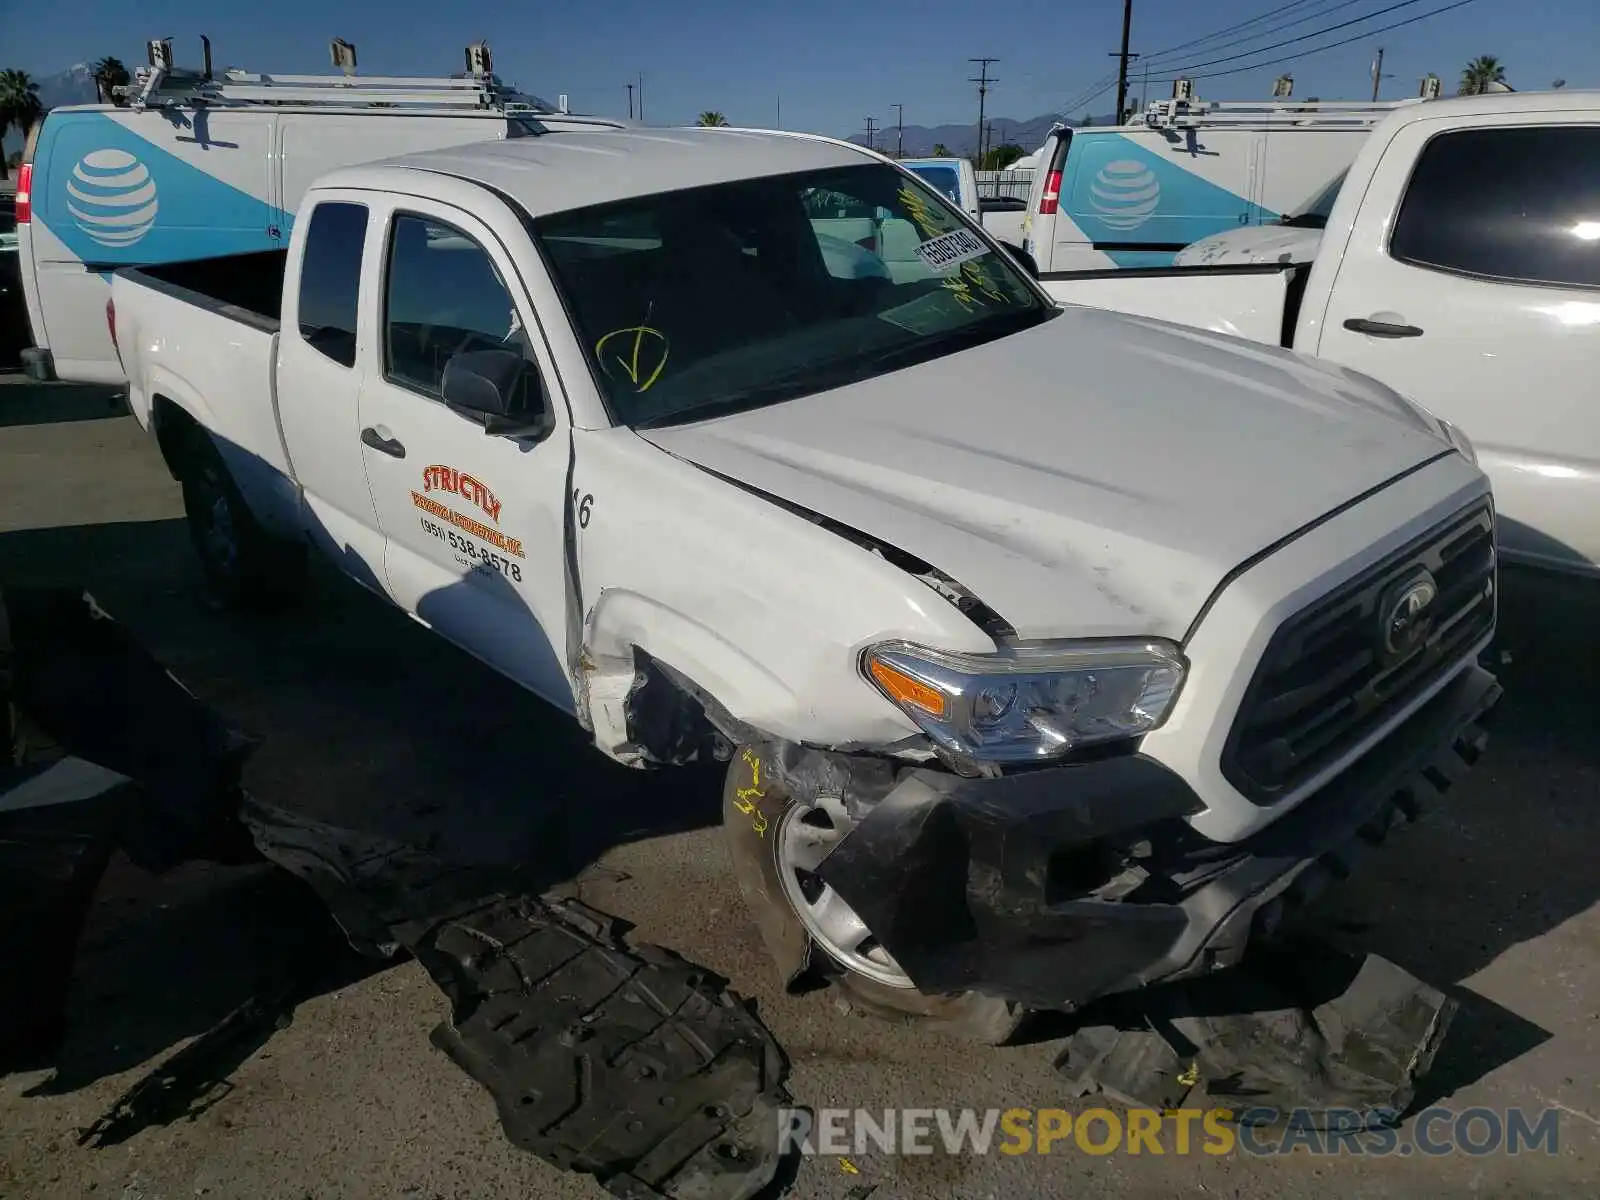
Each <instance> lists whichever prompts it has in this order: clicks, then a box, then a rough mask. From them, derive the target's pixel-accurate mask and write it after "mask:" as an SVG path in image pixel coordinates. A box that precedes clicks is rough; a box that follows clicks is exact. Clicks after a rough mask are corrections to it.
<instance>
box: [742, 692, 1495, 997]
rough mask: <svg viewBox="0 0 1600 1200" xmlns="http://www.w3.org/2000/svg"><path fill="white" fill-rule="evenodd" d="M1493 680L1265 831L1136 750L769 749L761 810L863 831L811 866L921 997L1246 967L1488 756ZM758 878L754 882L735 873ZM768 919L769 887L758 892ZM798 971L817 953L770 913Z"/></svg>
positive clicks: (764, 751)
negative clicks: (911, 763)
mask: <svg viewBox="0 0 1600 1200" xmlns="http://www.w3.org/2000/svg"><path fill="white" fill-rule="evenodd" d="M1499 696H1500V687H1499V685H1498V684H1497V683H1496V682H1495V680H1494V678H1493V676H1491V675H1490V674H1489V673H1488V672H1486V671H1483V670H1481V669H1480V668H1477V667H1475V666H1474V667H1470V668H1467V669H1465V670H1463V671H1462V672H1461V673H1460V674H1459V675H1458V676H1457V677H1456V678H1455V679H1454V680H1453V681H1452V682H1451V683H1450V684H1449V685H1447V686H1446V687H1445V688H1444V689H1443V690H1442V691H1440V692H1439V693H1438V694H1437V695H1436V696H1435V697H1434V698H1433V699H1432V700H1430V701H1429V702H1428V703H1427V704H1426V705H1424V706H1423V707H1422V708H1420V709H1419V710H1418V711H1416V712H1415V713H1414V714H1412V715H1411V716H1410V717H1409V718H1408V719H1407V720H1406V721H1405V722H1403V723H1402V724H1401V725H1400V726H1398V727H1397V728H1395V729H1394V730H1392V731H1391V732H1390V733H1389V735H1388V736H1387V737H1386V738H1384V740H1383V741H1382V742H1380V743H1379V744H1378V745H1377V746H1375V747H1374V748H1373V749H1372V750H1371V751H1370V752H1369V753H1368V754H1366V755H1365V756H1364V757H1363V758H1362V759H1361V760H1360V761H1358V762H1357V763H1356V764H1354V765H1353V766H1351V767H1350V768H1349V769H1347V770H1346V771H1345V772H1344V773H1343V774H1342V775H1340V776H1339V777H1337V778H1336V779H1335V780H1334V781H1332V782H1331V783H1329V784H1328V785H1326V786H1325V787H1324V788H1323V789H1322V790H1321V791H1319V792H1318V793H1316V794H1315V795H1313V796H1312V797H1310V798H1309V799H1307V800H1306V801H1304V802H1303V803H1302V804H1301V805H1299V806H1298V807H1297V808H1295V809H1294V810H1292V811H1291V812H1290V813H1288V814H1287V815H1285V816H1284V817H1282V818H1280V819H1279V820H1278V821H1277V822H1275V823H1274V824H1272V825H1270V826H1268V827H1267V828H1266V829H1264V830H1262V831H1261V832H1260V833H1258V834H1256V835H1254V836H1252V837H1250V838H1247V839H1245V840H1243V841H1240V842H1237V843H1221V842H1212V841H1210V840H1208V839H1206V838H1204V837H1202V836H1200V835H1199V834H1197V833H1196V832H1195V831H1194V829H1193V828H1191V826H1190V825H1189V823H1188V822H1187V821H1186V820H1185V819H1184V818H1186V817H1189V816H1192V815H1193V814H1195V813H1197V812H1198V811H1200V809H1201V807H1202V805H1201V802H1200V800H1199V799H1198V797H1197V796H1196V795H1195V793H1194V791H1193V790H1192V788H1191V787H1190V786H1189V784H1188V783H1187V782H1185V781H1184V780H1183V779H1182V778H1180V777H1179V776H1178V775H1176V774H1175V773H1174V772H1172V771H1171V770H1169V769H1168V768H1167V767H1166V766H1164V765H1163V764H1161V763H1160V762H1158V761H1156V760H1154V759H1152V758H1149V757H1147V756H1144V755H1141V754H1139V753H1122V754H1109V755H1106V756H1104V757H1100V758H1098V759H1097V760H1091V761H1083V762H1078V763H1072V764H1069V765H1062V766H1056V767H1050V768H1042V769H1034V770H1026V771H1020V772H1017V773H1012V774H1004V775H998V776H992V777H985V778H970V777H963V776H961V775H957V774H953V773H950V772H947V771H942V770H937V769H930V768H927V767H911V768H906V767H904V766H899V765H897V764H894V763H893V762H891V761H890V760H887V759H882V758H873V757H869V756H852V755H844V754H838V753H834V752H828V751H820V750H809V749H805V748H801V747H795V746H790V745H784V746H772V745H766V746H761V747H758V748H757V749H756V751H755V753H756V754H757V756H758V761H759V763H760V766H759V767H758V768H757V769H758V770H762V771H764V779H765V781H766V785H767V786H765V787H763V788H761V789H759V790H760V792H761V793H762V794H761V795H760V796H759V798H757V799H756V800H753V801H752V802H753V803H760V804H761V805H762V806H763V807H762V808H760V809H758V810H757V811H758V815H759V816H760V818H761V820H762V821H763V822H764V823H766V822H771V821H775V820H776V819H777V818H778V816H779V811H778V810H779V807H780V804H779V798H781V803H782V804H783V805H787V804H788V803H791V802H792V803H795V804H799V805H814V804H816V803H818V802H819V801H821V800H823V799H826V800H827V802H828V803H829V804H831V805H834V806H840V805H842V807H843V809H844V810H845V811H846V812H847V813H848V814H849V817H850V819H851V822H852V824H853V827H852V828H851V829H850V831H849V833H848V834H847V835H846V836H845V837H844V838H843V839H842V841H840V843H839V844H838V845H837V847H836V848H835V849H833V850H832V852H831V853H830V854H828V856H827V857H826V859H825V860H824V861H823V862H821V864H820V865H819V866H818V867H817V868H816V875H817V876H818V878H819V879H820V881H821V883H823V884H825V885H826V886H828V887H830V888H832V889H833V891H834V892H836V893H837V894H838V896H839V897H840V898H842V899H843V900H844V901H845V902H846V903H847V904H848V905H849V906H850V907H851V908H852V909H853V910H854V911H855V913H856V914H858V915H859V917H860V918H861V919H862V921H864V922H865V924H866V926H867V927H868V929H870V931H871V934H872V935H873V937H874V938H875V939H876V940H877V941H878V942H879V943H881V945H882V946H883V947H884V948H885V949H886V950H887V952H888V954H890V955H891V956H892V957H893V960H894V961H895V962H896V963H897V964H898V965H899V967H900V968H901V969H903V971H904V972H905V973H906V975H907V976H909V978H910V981H911V982H912V983H913V984H914V985H915V986H916V988H917V989H918V990H919V991H921V992H923V993H925V994H942V993H951V992H958V991H975V992H980V993H986V994H989V995H993V996H998V997H1002V998H1004V999H1007V1000H1013V1001H1016V1002H1019V1003H1021V1004H1023V1005H1025V1006H1027V1007H1029V1008H1035V1009H1048V1010H1073V1009H1077V1008H1081V1007H1082V1006H1083V1005H1085V1004H1087V1003H1089V1002H1090V1001H1093V1000H1095V999H1097V998H1100V997H1103V996H1108V995H1113V994H1117V993H1126V992H1130V991H1134V990H1136V989H1140V988H1144V987H1147V986H1148V985H1151V984H1155V983H1158V982H1164V981H1173V980H1180V979H1185V978H1191V977H1194V976H1197V975H1201V974H1204V973H1208V972H1211V971H1214V970H1218V969H1220V968H1223V967H1228V966H1232V965H1235V964H1237V963H1239V962H1240V961H1241V960H1242V959H1243V957H1244V954H1245V950H1246V947H1247V946H1248V945H1249V944H1250V942H1251V941H1252V939H1254V938H1257V937H1259V936H1262V935H1265V934H1269V933H1271V932H1273V931H1274V930H1275V929H1276V927H1277V926H1278V925H1279V924H1280V923H1281V922H1282V920H1283V918H1284V917H1285V916H1286V915H1287V914H1289V913H1290V912H1292V911H1293V910H1294V909H1296V908H1298V907H1299V906H1301V905H1303V904H1304V903H1305V902H1306V901H1307V900H1308V899H1309V898H1310V897H1311V896H1312V895H1313V894H1314V893H1316V892H1317V891H1318V890H1320V888H1321V887H1322V886H1323V885H1324V884H1325V883H1327V882H1328V881H1329V880H1330V879H1334V878H1341V877H1343V876H1344V875H1346V874H1348V873H1349V870H1350V867H1351V864H1352V862H1353V861H1354V859H1355V858H1356V857H1358V856H1359V855H1360V854H1361V853H1362V852H1364V851H1365V850H1366V849H1369V848H1371V847H1373V846H1376V845H1378V844H1380V843H1381V842H1382V841H1383V840H1384V838H1385V836H1386V835H1387V833H1388V832H1389V830H1390V829H1391V827H1392V826H1394V825H1396V824H1400V823H1405V822H1408V821H1411V820H1413V819H1415V818H1416V817H1417V816H1418V815H1419V813H1420V812H1421V811H1422V810H1423V809H1424V808H1426V807H1427V806H1428V805H1429V804H1430V803H1431V802H1432V801H1434V800H1437V799H1438V798H1439V797H1440V796H1441V795H1442V793H1444V792H1445V791H1447V790H1448V789H1449V787H1450V786H1451V784H1452V783H1454V782H1455V781H1456V780H1457V779H1458V778H1460V776H1461V775H1462V774H1463V773H1464V772H1465V771H1466V770H1467V768H1468V767H1469V766H1470V765H1471V764H1472V763H1473V762H1474V761H1475V760H1476V759H1477V757H1478V756H1479V754H1480V753H1481V752H1482V749H1483V746H1484V744H1485V741H1486V734H1485V732H1484V729H1483V724H1482V723H1483V720H1484V718H1485V717H1486V716H1487V715H1488V713H1489V712H1490V710H1491V709H1492V708H1493V707H1494V705H1495V703H1496V702H1497V701H1498V699H1499ZM741 882H744V883H745V884H746V887H747V891H748V885H749V881H748V880H744V879H742V880H741ZM752 899H753V900H756V901H757V904H756V908H757V911H758V913H759V912H760V911H761V908H762V907H763V906H764V905H765V904H770V903H771V898H770V897H769V898H765V899H763V898H760V897H752ZM762 925H763V932H764V933H765V934H766V936H767V941H768V943H769V948H770V949H771V950H772V952H773V953H774V955H775V957H776V958H777V959H778V963H779V967H780V970H781V971H782V972H783V974H784V976H785V978H786V979H788V980H790V981H791V982H792V981H794V980H795V979H796V978H797V977H798V976H799V975H800V974H801V973H802V972H803V968H804V965H805V961H806V955H807V954H808V953H809V951H810V947H809V946H808V945H806V944H805V943H804V940H803V939H799V940H798V941H797V939H796V938H795V937H794V936H793V933H792V930H791V931H790V932H788V933H786V934H780V933H777V932H775V930H776V928H777V926H776V925H775V923H773V922H765V921H764V922H762Z"/></svg>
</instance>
